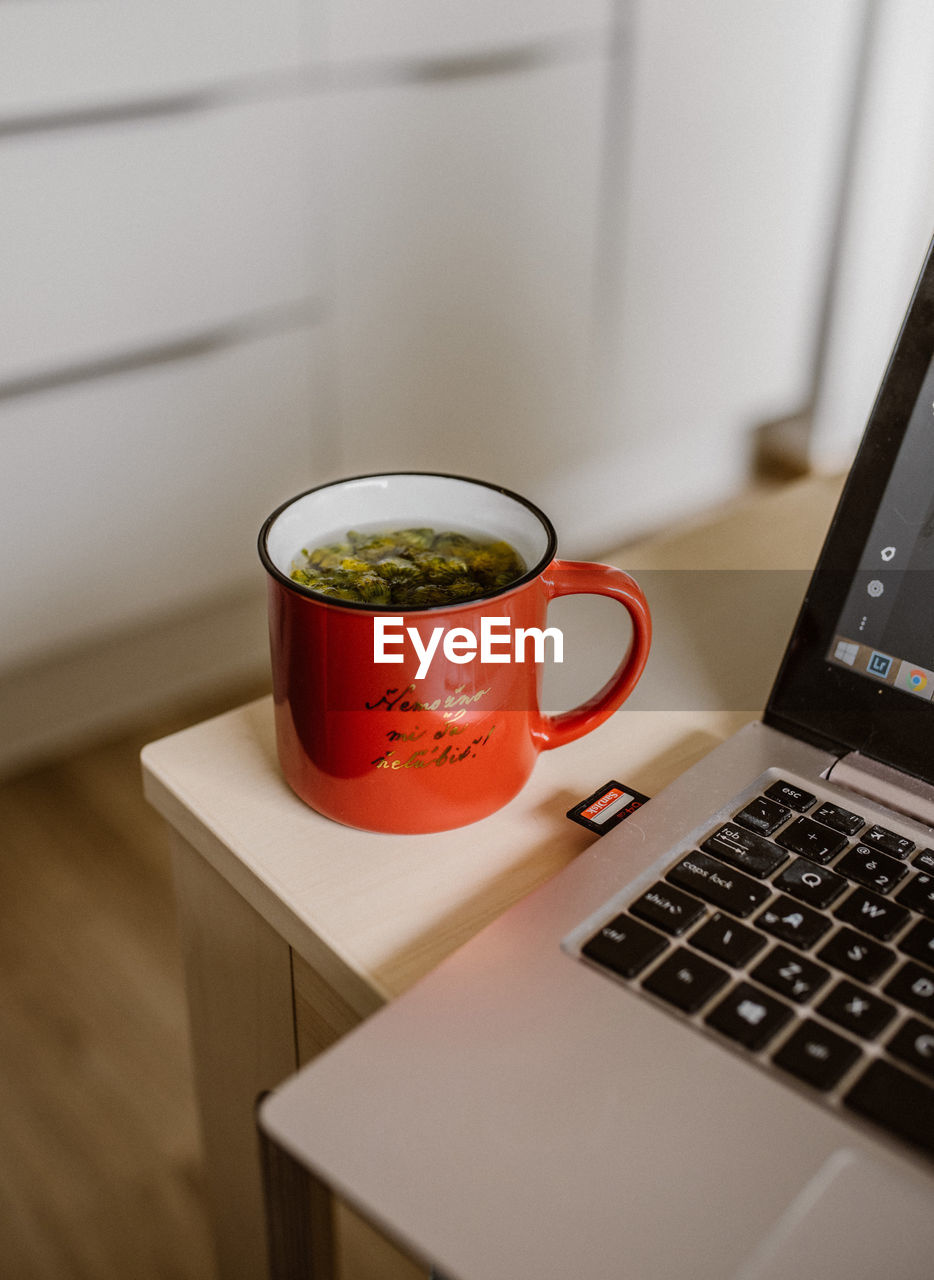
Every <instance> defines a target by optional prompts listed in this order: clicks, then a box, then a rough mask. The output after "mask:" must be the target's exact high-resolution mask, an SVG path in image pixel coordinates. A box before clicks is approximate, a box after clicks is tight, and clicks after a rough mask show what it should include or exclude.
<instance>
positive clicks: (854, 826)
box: [811, 801, 866, 836]
mask: <svg viewBox="0 0 934 1280" xmlns="http://www.w3.org/2000/svg"><path fill="white" fill-rule="evenodd" d="M811 816H812V817H814V818H816V819H817V821H818V822H824V823H826V824H827V826H828V827H833V829H834V831H842V832H843V833H844V835H848V836H855V835H856V833H857V831H859V829H860V828H861V827H862V826H864V825H865V822H866V819H865V818H861V817H860V816H859V814H858V813H853V811H852V810H851V809H844V808H842V807H841V806H840V805H838V804H830V803H829V801H828V802H827V803H825V804H822V805H820V807H819V808H817V809H815V810H814V813H813V814H812V815H811Z"/></svg>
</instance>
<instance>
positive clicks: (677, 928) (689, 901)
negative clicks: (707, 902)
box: [629, 880, 707, 936]
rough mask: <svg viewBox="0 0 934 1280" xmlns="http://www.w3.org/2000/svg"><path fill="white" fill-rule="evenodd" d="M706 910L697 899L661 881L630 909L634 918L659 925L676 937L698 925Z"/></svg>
mask: <svg viewBox="0 0 934 1280" xmlns="http://www.w3.org/2000/svg"><path fill="white" fill-rule="evenodd" d="M706 909H707V908H706V907H705V906H704V904H703V903H702V902H698V900H697V899H696V898H691V897H689V896H688V894H686V893H682V892H681V891H680V889H675V888H674V887H673V886H672V885H670V884H664V883H663V882H662V881H661V880H659V881H658V883H657V884H653V885H652V887H651V889H648V890H646V892H645V893H644V894H643V895H642V897H641V898H637V899H636V900H635V902H634V903H632V905H631V906H630V908H629V910H630V911H631V912H632V914H633V915H634V916H640V917H641V918H642V919H643V920H647V921H648V922H649V924H657V925H658V927H659V928H660V929H664V930H665V932H666V933H673V934H675V935H676V936H677V935H678V934H681V933H684V931H685V929H689V928H690V927H691V925H692V924H694V923H696V921H698V920H699V919H700V918H701V916H702V915H703V914H704V912H705V911H706Z"/></svg>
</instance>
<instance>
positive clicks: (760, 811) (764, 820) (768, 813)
mask: <svg viewBox="0 0 934 1280" xmlns="http://www.w3.org/2000/svg"><path fill="white" fill-rule="evenodd" d="M790 817H791V810H790V809H787V808H786V807H785V806H784V805H783V804H777V803H776V802H775V801H774V800H767V799H766V797H765V796H757V797H756V799H755V800H750V802H749V804H747V805H746V807H745V809H741V810H740V812H739V813H738V814H737V815H736V821H737V822H738V823H739V825H740V826H741V827H748V828H749V830H750V831H758V832H759V834H760V835H763V836H770V835H771V834H772V832H773V831H777V830H778V828H779V827H780V826H781V825H782V823H783V822H785V821H787V819H788V818H790Z"/></svg>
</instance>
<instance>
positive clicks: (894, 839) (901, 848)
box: [863, 826, 915, 858]
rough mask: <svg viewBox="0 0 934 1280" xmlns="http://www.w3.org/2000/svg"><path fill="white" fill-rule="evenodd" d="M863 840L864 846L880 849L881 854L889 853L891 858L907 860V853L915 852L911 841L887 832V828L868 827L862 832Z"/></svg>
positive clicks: (892, 832) (913, 843)
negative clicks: (868, 845) (869, 845)
mask: <svg viewBox="0 0 934 1280" xmlns="http://www.w3.org/2000/svg"><path fill="white" fill-rule="evenodd" d="M863 840H864V841H865V843H866V844H871V845H872V846H873V847H874V848H876V849H881V850H882V852H883V853H890V854H891V855H892V857H893V858H907V857H908V855H909V853H914V851H915V842H914V841H913V840H909V839H908V838H907V837H906V836H900V835H898V834H897V833H896V832H894V831H889V829H888V827H880V826H872V827H870V828H869V830H868V831H864V832H863Z"/></svg>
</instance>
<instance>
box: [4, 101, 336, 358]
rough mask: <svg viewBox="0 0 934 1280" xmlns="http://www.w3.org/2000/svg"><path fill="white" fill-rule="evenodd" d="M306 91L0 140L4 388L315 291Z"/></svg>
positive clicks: (310, 107) (316, 160) (317, 248)
mask: <svg viewBox="0 0 934 1280" xmlns="http://www.w3.org/2000/svg"><path fill="white" fill-rule="evenodd" d="M319 140H320V124H319V113H317V112H316V111H315V108H314V102H313V101H312V100H311V99H309V98H307V97H301V96H296V97H291V98H283V99H277V100H273V101H269V102H262V101H260V102H242V103H229V104H226V105H223V106H216V107H209V108H204V109H201V110H194V111H186V112H182V113H179V114H175V113H169V114H166V115H155V116H152V117H146V118H143V119H129V120H122V121H114V122H108V123H107V124H105V125H101V126H99V127H97V128H71V129H68V128H65V129H53V130H50V131H43V132H41V133H38V134H35V135H34V134H28V135H15V136H12V137H9V138H7V139H5V140H3V141H0V191H2V192H3V198H2V200H0V279H2V280H3V282H4V283H3V289H2V291H0V332H2V333H3V335H4V338H3V342H2V344H0V383H2V382H3V381H6V380H9V379H16V378H22V377H24V376H30V375H34V374H36V373H40V372H42V371H47V370H52V371H54V370H57V369H61V368H62V367H69V366H73V365H76V364H82V363H84V362H92V361H98V360H102V359H106V358H108V357H112V356H115V355H117V356H119V355H121V354H122V353H127V352H134V351H136V350H139V349H145V348H147V347H152V346H158V345H162V344H165V343H169V342H172V341H177V340H178V339H180V338H187V337H191V336H196V335H198V334H201V333H203V332H204V331H205V330H214V329H216V328H218V327H221V326H224V325H227V324H230V323H231V322H233V321H237V320H239V319H241V318H243V317H244V316H250V315H255V314H257V313H264V312H270V311H275V310H279V309H282V308H284V307H288V306H294V305H296V304H299V303H305V302H307V301H308V300H309V299H314V298H315V297H318V296H320V293H321V290H322V288H323V285H322V274H323V263H324V257H325V254H324V248H323V245H322V199H323V196H324V188H323V185H322V183H321V180H320V170H321V161H320V156H319Z"/></svg>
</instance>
